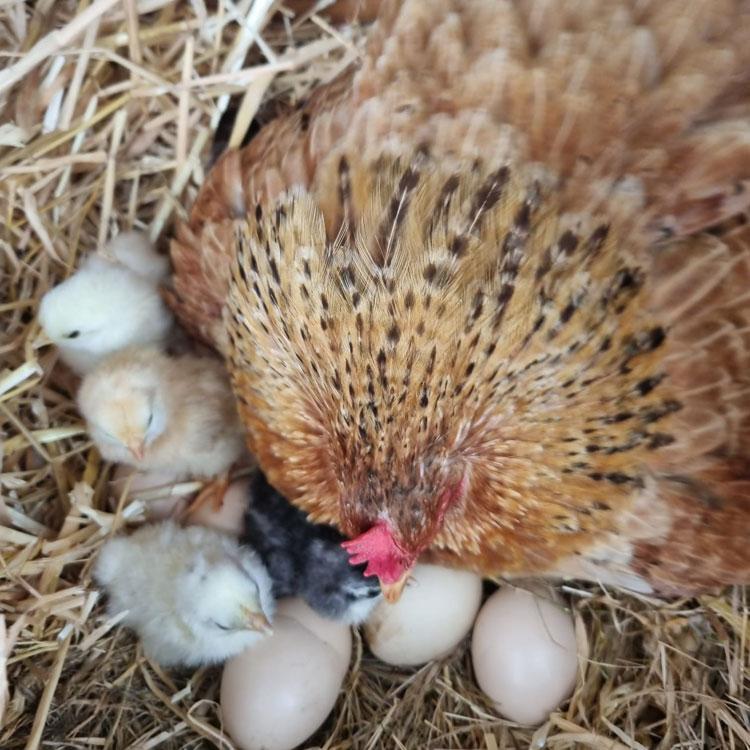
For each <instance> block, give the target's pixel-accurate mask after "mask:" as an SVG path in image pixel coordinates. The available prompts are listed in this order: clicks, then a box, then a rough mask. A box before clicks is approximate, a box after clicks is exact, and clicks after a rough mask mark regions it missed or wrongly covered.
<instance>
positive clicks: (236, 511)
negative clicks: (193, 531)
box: [186, 479, 250, 536]
mask: <svg viewBox="0 0 750 750" xmlns="http://www.w3.org/2000/svg"><path fill="white" fill-rule="evenodd" d="M249 492H250V480H249V479H238V480H237V481H236V482H232V484H230V485H229V487H228V488H227V491H226V492H225V493H224V498H223V500H222V503H221V508H219V510H215V509H214V507H213V504H212V503H211V502H209V501H207V502H205V503H202V504H201V505H200V506H199V507H198V508H196V509H195V510H194V511H192V512H191V513H190V514H189V515H188V517H187V519H186V520H187V522H188V523H194V524H198V525H200V526H210V527H211V528H213V529H218V530H219V531H224V532H226V533H227V534H233V535H234V536H240V535H241V534H242V529H243V528H244V525H245V521H244V518H245V509H246V508H247V504H248V502H249V494H248V493H249Z"/></svg>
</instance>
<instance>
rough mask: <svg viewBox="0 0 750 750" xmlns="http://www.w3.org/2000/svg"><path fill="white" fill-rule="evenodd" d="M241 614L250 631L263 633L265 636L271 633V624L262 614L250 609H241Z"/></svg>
mask: <svg viewBox="0 0 750 750" xmlns="http://www.w3.org/2000/svg"><path fill="white" fill-rule="evenodd" d="M242 614H243V615H244V616H245V623H246V626H247V627H248V628H249V629H250V630H257V631H258V632H259V633H265V634H266V635H270V634H271V633H273V628H272V627H271V623H270V622H269V621H268V618H267V617H266V616H265V615H264V614H263V613H262V612H260V611H258V610H256V609H251V608H250V607H243V608H242Z"/></svg>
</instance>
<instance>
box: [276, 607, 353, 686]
mask: <svg viewBox="0 0 750 750" xmlns="http://www.w3.org/2000/svg"><path fill="white" fill-rule="evenodd" d="M279 615H281V616H283V617H289V618H290V619H292V620H296V621H297V622H298V623H299V624H300V625H302V626H303V627H305V628H307V629H308V630H309V631H310V632H311V633H312V634H313V635H315V636H317V637H318V638H319V639H320V640H321V641H323V643H326V644H328V645H329V646H330V647H331V648H332V649H333V650H334V651H335V652H336V653H337V654H339V656H340V657H341V665H342V677H343V676H344V674H346V671H347V669H348V668H349V661H350V659H351V655H352V629H351V627H349V625H347V624H345V623H342V622H337V621H336V620H329V619H328V618H327V617H323V616H322V615H319V614H318V613H317V612H316V611H315V610H314V609H312V608H311V607H310V606H309V605H308V604H307V603H306V602H305V601H303V600H302V599H297V598H289V599H282V600H281V601H280V602H279V603H278V604H277V606H276V616H277V617H278V616H279Z"/></svg>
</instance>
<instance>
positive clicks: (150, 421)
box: [146, 412, 154, 427]
mask: <svg viewBox="0 0 750 750" xmlns="http://www.w3.org/2000/svg"><path fill="white" fill-rule="evenodd" d="M153 421H154V413H153V412H151V414H149V415H148V422H146V427H151V423H152V422H153Z"/></svg>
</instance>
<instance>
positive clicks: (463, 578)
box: [365, 565, 482, 666]
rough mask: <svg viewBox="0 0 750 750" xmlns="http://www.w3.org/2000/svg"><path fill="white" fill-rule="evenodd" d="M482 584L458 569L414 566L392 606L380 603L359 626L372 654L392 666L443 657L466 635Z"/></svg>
mask: <svg viewBox="0 0 750 750" xmlns="http://www.w3.org/2000/svg"><path fill="white" fill-rule="evenodd" d="M481 599H482V579H481V578H480V577H479V576H477V575H475V574H474V573H469V572H467V571H464V570H452V569H450V568H443V567H440V566H438V565H417V566H416V567H415V568H414V570H413V572H412V578H411V579H410V580H409V582H408V583H407V585H406V587H405V588H404V591H403V593H402V594H401V598H400V599H399V600H398V601H397V602H396V603H395V604H389V603H388V602H386V601H382V602H380V604H378V606H377V607H376V608H375V610H374V611H373V613H372V615H370V618H369V620H368V621H367V623H366V625H365V636H366V638H367V643H368V644H369V646H370V649H371V650H372V652H373V654H375V656H377V657H378V659H380V660H381V661H384V662H386V663H388V664H394V665H397V666H415V665H417V664H424V663H425V662H428V661H431V660H432V659H440V658H442V657H443V656H447V655H448V654H449V653H451V651H453V649H454V648H455V647H456V646H457V645H458V644H459V643H460V642H461V640H462V639H463V638H464V636H465V635H466V634H467V633H468V632H469V630H470V628H471V625H472V623H473V622H474V618H475V617H476V614H477V610H478V609H479V604H480V602H481Z"/></svg>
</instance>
